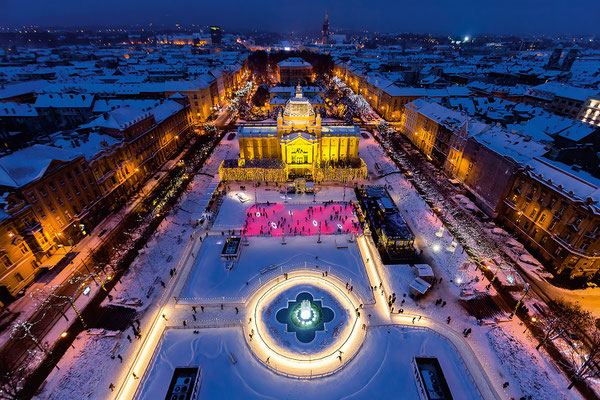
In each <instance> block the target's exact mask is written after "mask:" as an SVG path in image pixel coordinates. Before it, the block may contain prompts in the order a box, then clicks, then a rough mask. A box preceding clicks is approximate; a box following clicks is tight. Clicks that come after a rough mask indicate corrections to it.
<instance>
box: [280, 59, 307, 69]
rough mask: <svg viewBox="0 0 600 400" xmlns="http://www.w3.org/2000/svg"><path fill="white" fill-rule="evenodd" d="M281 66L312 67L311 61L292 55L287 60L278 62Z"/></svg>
mask: <svg viewBox="0 0 600 400" xmlns="http://www.w3.org/2000/svg"><path fill="white" fill-rule="evenodd" d="M277 65H278V66H279V67H312V65H311V64H310V63H309V62H306V61H304V60H303V59H301V58H300V57H290V58H288V59H287V60H283V61H280V62H279V63H277Z"/></svg>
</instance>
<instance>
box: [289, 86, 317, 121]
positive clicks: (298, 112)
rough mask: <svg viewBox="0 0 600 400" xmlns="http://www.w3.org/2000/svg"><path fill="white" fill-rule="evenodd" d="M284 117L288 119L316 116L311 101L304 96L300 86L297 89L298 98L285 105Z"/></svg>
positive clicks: (293, 98)
mask: <svg viewBox="0 0 600 400" xmlns="http://www.w3.org/2000/svg"><path fill="white" fill-rule="evenodd" d="M283 116H284V117H286V118H298V117H304V118H306V117H314V116H315V110H314V108H313V106H312V104H310V101H308V99H307V98H306V97H304V96H303V95H302V88H301V87H300V86H298V87H297V88H296V96H295V97H292V98H291V99H289V100H288V101H287V103H286V104H285V109H284V110H283Z"/></svg>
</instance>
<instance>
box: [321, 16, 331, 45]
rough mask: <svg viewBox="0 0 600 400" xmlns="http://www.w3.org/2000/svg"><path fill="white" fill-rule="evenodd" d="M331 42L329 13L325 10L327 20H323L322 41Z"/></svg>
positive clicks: (324, 42)
mask: <svg viewBox="0 0 600 400" xmlns="http://www.w3.org/2000/svg"><path fill="white" fill-rule="evenodd" d="M328 42H329V15H328V13H327V11H325V21H323V37H322V43H323V44H327V43H328Z"/></svg>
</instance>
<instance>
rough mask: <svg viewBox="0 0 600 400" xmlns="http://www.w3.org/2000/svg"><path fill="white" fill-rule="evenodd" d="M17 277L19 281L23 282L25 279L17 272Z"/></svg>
mask: <svg viewBox="0 0 600 400" xmlns="http://www.w3.org/2000/svg"><path fill="white" fill-rule="evenodd" d="M15 279H16V280H17V282H19V283H21V282H23V281H24V279H23V276H22V275H21V274H20V273H18V272H17V273H16V274H15Z"/></svg>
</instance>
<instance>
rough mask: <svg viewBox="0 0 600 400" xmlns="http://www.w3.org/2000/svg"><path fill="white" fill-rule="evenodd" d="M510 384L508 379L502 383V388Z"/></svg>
mask: <svg viewBox="0 0 600 400" xmlns="http://www.w3.org/2000/svg"><path fill="white" fill-rule="evenodd" d="M509 385H510V383H508V381H506V382H504V383H503V384H502V388H503V389H506V388H507V387H508V386H509Z"/></svg>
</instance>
